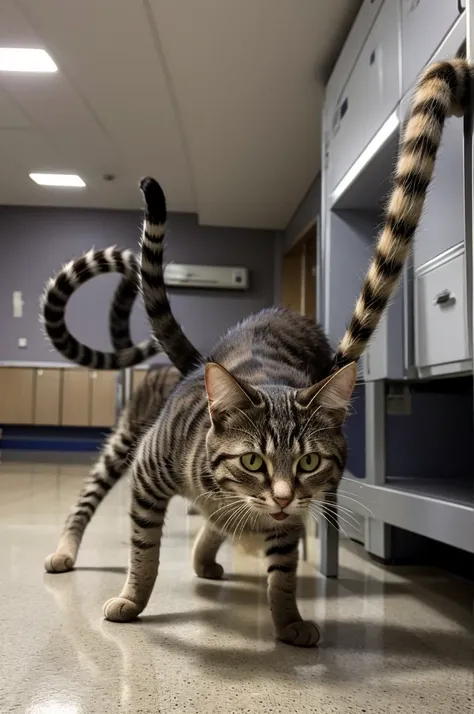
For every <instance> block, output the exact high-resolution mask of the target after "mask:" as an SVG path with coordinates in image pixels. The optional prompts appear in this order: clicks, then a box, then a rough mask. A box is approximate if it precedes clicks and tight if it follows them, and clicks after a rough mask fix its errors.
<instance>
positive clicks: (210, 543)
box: [193, 523, 225, 580]
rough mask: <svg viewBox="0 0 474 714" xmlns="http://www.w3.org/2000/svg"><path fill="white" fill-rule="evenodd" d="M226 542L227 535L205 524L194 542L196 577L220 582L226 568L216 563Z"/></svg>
mask: <svg viewBox="0 0 474 714" xmlns="http://www.w3.org/2000/svg"><path fill="white" fill-rule="evenodd" d="M224 540H225V535H224V534H222V533H220V532H219V531H217V530H215V529H214V528H212V527H211V525H210V524H209V523H205V524H204V525H203V526H202V528H201V530H200V531H199V533H198V534H197V536H196V540H195V541H194V548H193V565H194V571H195V573H196V575H198V576H199V577H200V578H207V579H208V580H220V579H221V578H222V576H223V574H224V568H223V567H222V565H219V563H216V555H217V551H218V550H219V548H220V546H221V545H222V543H223V542H224Z"/></svg>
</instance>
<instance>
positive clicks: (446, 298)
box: [433, 290, 456, 307]
mask: <svg viewBox="0 0 474 714" xmlns="http://www.w3.org/2000/svg"><path fill="white" fill-rule="evenodd" d="M455 302H456V297H455V295H453V294H452V292H451V291H450V290H443V291H442V292H441V293H438V295H437V296H436V297H435V299H434V300H433V305H439V306H440V307H444V306H446V305H454V303H455Z"/></svg>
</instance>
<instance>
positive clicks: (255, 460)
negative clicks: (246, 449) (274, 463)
mask: <svg viewBox="0 0 474 714" xmlns="http://www.w3.org/2000/svg"><path fill="white" fill-rule="evenodd" d="M240 462H241V464H242V466H243V467H244V468H245V469H247V471H263V470H264V462H263V459H262V457H261V456H260V455H259V454H255V453H251V454H244V455H243V456H241V457H240Z"/></svg>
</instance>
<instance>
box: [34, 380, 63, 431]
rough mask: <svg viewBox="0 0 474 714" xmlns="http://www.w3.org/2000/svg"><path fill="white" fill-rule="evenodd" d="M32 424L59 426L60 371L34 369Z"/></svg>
mask: <svg viewBox="0 0 474 714" xmlns="http://www.w3.org/2000/svg"><path fill="white" fill-rule="evenodd" d="M34 371H35V390H34V391H35V398H34V410H33V423H34V424H42V425H44V426H57V425H59V424H60V408H61V382H62V379H61V378H62V370H60V369H36V370H34Z"/></svg>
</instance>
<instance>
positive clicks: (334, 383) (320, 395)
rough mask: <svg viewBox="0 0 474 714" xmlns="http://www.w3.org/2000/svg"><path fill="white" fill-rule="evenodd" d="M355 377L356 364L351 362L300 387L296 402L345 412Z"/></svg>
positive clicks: (310, 406) (303, 405) (305, 405)
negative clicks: (312, 383) (319, 379)
mask: <svg viewBox="0 0 474 714" xmlns="http://www.w3.org/2000/svg"><path fill="white" fill-rule="evenodd" d="M356 379H357V365H356V363H355V362H351V363H350V364H348V365H347V366H346V367H343V368H342V369H340V370H338V371H337V372H334V374H331V375H329V377H326V379H323V380H322V381H321V382H318V384H315V385H313V386H312V387H308V388H307V389H300V390H299V391H298V394H297V397H296V398H297V401H298V404H301V406H302V407H309V408H312V407H322V408H323V409H328V410H329V411H337V412H344V413H345V412H346V411H347V409H348V407H349V404H350V401H351V396H352V392H353V391H354V386H355V383H356Z"/></svg>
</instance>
